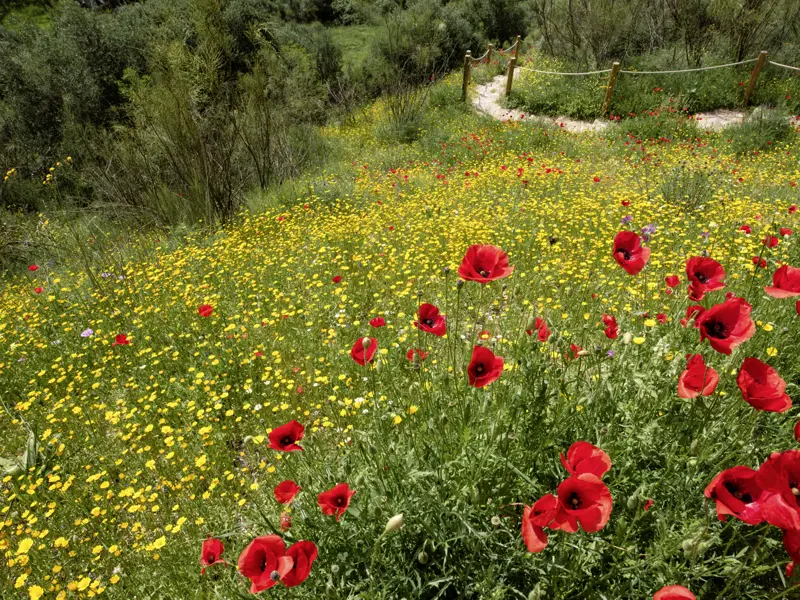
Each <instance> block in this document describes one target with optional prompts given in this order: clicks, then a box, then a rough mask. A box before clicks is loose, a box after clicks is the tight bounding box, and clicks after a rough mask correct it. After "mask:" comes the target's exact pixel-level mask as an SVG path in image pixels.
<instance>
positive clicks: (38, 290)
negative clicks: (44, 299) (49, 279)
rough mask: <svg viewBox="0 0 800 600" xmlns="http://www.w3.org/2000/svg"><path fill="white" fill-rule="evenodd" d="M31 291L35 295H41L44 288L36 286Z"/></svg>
mask: <svg viewBox="0 0 800 600" xmlns="http://www.w3.org/2000/svg"><path fill="white" fill-rule="evenodd" d="M33 291H34V293H36V294H41V293H42V292H43V291H44V288H43V287H41V286H37V287H35V288H33Z"/></svg>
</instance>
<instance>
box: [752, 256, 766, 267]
mask: <svg viewBox="0 0 800 600" xmlns="http://www.w3.org/2000/svg"><path fill="white" fill-rule="evenodd" d="M753 264H754V265H755V266H757V267H760V268H762V269H766V268H767V260H766V259H765V258H761V257H759V256H754V257H753Z"/></svg>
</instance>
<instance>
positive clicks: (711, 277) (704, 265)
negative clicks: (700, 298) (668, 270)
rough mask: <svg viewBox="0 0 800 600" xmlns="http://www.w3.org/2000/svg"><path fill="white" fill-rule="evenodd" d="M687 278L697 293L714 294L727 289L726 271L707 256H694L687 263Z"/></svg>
mask: <svg viewBox="0 0 800 600" xmlns="http://www.w3.org/2000/svg"><path fill="white" fill-rule="evenodd" d="M686 277H688V278H689V282H690V284H691V286H692V287H694V289H696V290H697V291H703V292H713V291H715V290H721V289H722V288H724V287H725V283H724V282H723V279H725V269H724V268H723V267H722V265H721V264H720V263H718V262H717V261H715V260H714V259H713V258H708V257H706V256H692V257H691V258H690V259H689V260H687V261H686Z"/></svg>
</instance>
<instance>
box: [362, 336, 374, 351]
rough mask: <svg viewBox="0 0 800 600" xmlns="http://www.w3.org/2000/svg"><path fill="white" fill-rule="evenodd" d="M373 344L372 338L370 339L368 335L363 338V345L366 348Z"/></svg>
mask: <svg viewBox="0 0 800 600" xmlns="http://www.w3.org/2000/svg"><path fill="white" fill-rule="evenodd" d="M371 344H372V340H370V339H369V338H368V337H365V338H362V339H361V345H362V346H364V350H366V349H367V348H369V347H370V345H371Z"/></svg>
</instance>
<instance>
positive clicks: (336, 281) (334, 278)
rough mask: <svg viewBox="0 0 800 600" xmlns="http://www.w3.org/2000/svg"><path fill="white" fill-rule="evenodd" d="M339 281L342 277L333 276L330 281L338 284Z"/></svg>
mask: <svg viewBox="0 0 800 600" xmlns="http://www.w3.org/2000/svg"><path fill="white" fill-rule="evenodd" d="M341 280H342V276H341V275H334V276H333V279H331V281H332V282H333V283H339V282H340V281H341Z"/></svg>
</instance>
